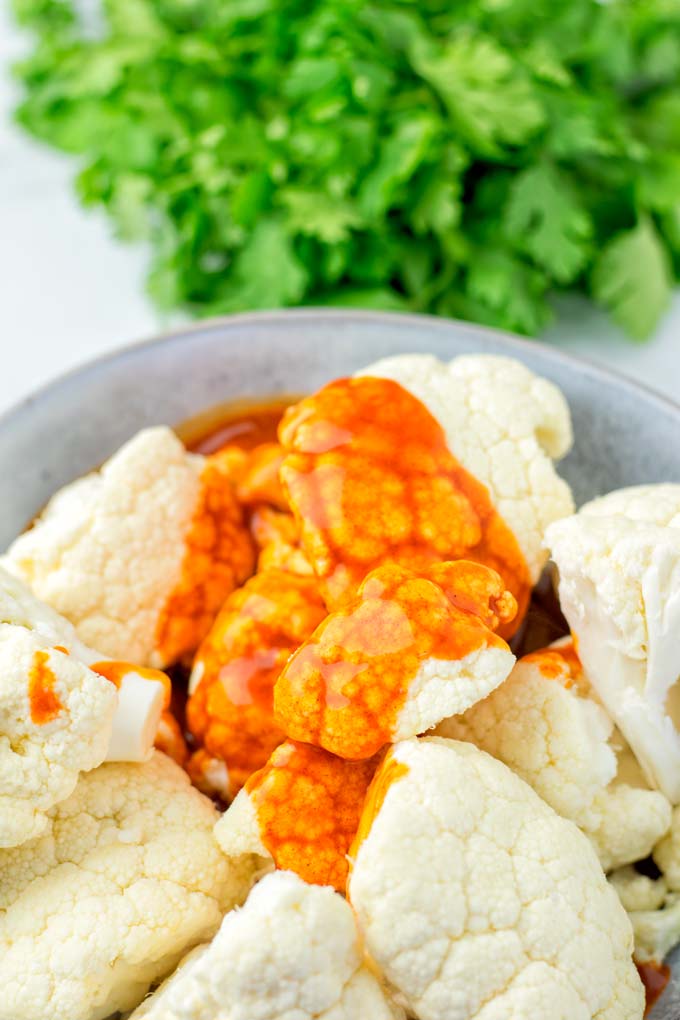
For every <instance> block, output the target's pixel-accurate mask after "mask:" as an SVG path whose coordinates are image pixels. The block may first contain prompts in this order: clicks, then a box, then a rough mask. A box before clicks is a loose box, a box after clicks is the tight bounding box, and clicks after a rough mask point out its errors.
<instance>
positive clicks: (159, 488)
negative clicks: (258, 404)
mask: <svg viewBox="0 0 680 1020" xmlns="http://www.w3.org/2000/svg"><path fill="white" fill-rule="evenodd" d="M6 561H7V562H6V565H7V567H8V569H10V570H11V571H12V572H13V573H15V574H17V575H18V576H20V577H21V578H22V579H23V580H24V581H26V583H27V584H28V585H29V586H30V587H31V589H32V590H33V591H34V592H35V593H36V595H38V596H39V597H40V598H42V599H44V601H45V602H47V603H49V605H51V606H54V608H55V609H57V610H58V611H59V612H60V613H62V614H63V616H65V617H66V618H67V619H68V620H70V621H71V622H72V623H73V624H74V626H75V628H76V631H77V633H78V636H79V637H80V638H81V639H82V640H83V641H85V642H86V643H87V644H89V645H92V647H94V648H97V649H99V651H100V652H102V653H103V654H104V655H105V656H108V657H109V658H115V659H126V660H128V661H132V662H138V663H141V664H143V665H147V664H150V665H152V666H163V665H165V664H169V663H172V662H174V661H176V660H177V659H179V658H181V657H182V656H183V655H186V654H189V653H191V652H193V651H194V650H195V649H196V647H197V646H198V644H199V642H200V640H201V638H202V637H203V636H204V634H205V633H206V631H207V630H208V628H209V626H210V624H211V623H212V620H213V618H214V616H215V614H216V613H217V610H218V609H219V607H220V605H221V604H222V602H223V601H224V598H225V597H226V596H227V595H228V594H229V592H230V591H231V590H232V589H233V588H234V587H236V586H237V585H238V584H241V583H242V582H243V581H244V580H245V579H246V577H248V575H249V574H250V572H251V570H252V565H253V550H252V543H251V540H250V537H249V535H248V532H247V531H246V529H245V527H244V525H243V521H242V515H241V510H240V508H239V505H238V503H237V501H236V497H235V495H234V492H233V487H232V483H231V481H230V480H229V478H228V476H227V475H226V474H225V473H224V472H223V471H222V470H221V468H220V463H219V460H216V459H211V458H207V459H206V458H204V457H200V456H194V455H191V454H187V452H186V451H185V449H184V447H183V446H182V444H181V442H180V441H179V439H177V437H176V436H175V435H174V433H173V432H171V430H170V429H167V428H153V429H147V430H145V431H143V432H140V433H139V434H138V435H137V436H135V438H134V439H132V440H130V442H129V443H126V444H125V445H124V446H123V447H122V448H121V449H120V450H119V451H118V452H117V453H116V454H115V455H114V456H113V457H112V458H111V459H110V460H109V461H107V463H106V464H105V465H104V466H103V467H102V469H101V471H100V472H98V473H97V474H93V475H89V476H88V477H86V478H82V479H80V480H79V481H77V482H75V483H74V484H72V485H69V486H67V487H66V488H64V489H62V490H61V492H58V493H57V495H56V496H54V498H53V499H52V500H51V501H50V502H49V504H48V505H47V508H46V510H45V511H44V513H43V514H42V516H41V517H40V518H39V520H38V521H37V522H36V524H35V525H34V527H33V528H31V529H30V531H27V532H26V533H25V534H23V535H21V536H20V537H19V538H18V539H17V540H16V541H15V542H14V543H13V545H12V546H11V547H10V549H9V552H8V554H7V557H6Z"/></svg>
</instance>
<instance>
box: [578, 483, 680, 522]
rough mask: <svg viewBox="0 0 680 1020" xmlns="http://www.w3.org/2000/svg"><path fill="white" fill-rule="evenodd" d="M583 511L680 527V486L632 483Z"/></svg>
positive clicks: (595, 500)
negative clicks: (619, 515)
mask: <svg viewBox="0 0 680 1020" xmlns="http://www.w3.org/2000/svg"><path fill="white" fill-rule="evenodd" d="M579 513H582V514H585V515H586V516H588V517H612V516H614V515H617V514H621V516H623V517H627V518H628V520H630V521H642V522H643V523H645V524H658V525H659V527H662V528H680V485H677V484H673V483H672V482H663V483H661V484H658V485H631V486H630V487H629V488H627V489H615V490H614V492H609V493H607V495H606V496H600V497H599V498H598V499H593V500H591V501H590V503H585V504H584V505H583V506H582V507H581V509H580V511H579Z"/></svg>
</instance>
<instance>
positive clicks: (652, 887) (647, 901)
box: [608, 864, 668, 914]
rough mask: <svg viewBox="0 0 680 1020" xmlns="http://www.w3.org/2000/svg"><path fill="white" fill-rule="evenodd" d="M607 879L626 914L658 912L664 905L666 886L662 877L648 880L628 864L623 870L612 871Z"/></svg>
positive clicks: (647, 877)
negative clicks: (639, 911)
mask: <svg viewBox="0 0 680 1020" xmlns="http://www.w3.org/2000/svg"><path fill="white" fill-rule="evenodd" d="M608 877H609V881H610V882H611V884H612V885H613V886H614V888H615V889H616V891H617V893H618V896H619V899H620V900H621V903H622V904H623V909H624V910H625V911H626V912H627V913H628V914H630V913H631V912H632V911H634V910H658V909H659V907H662V906H663V905H664V902H665V900H666V896H667V894H668V885H667V884H666V880H665V878H663V876H662V877H661V878H649V876H647V875H641V874H640V872H639V871H636V870H635V868H634V867H632V865H630V864H628V865H626V867H625V868H619V869H618V870H617V871H613V872H612V873H611V875H609V876H608Z"/></svg>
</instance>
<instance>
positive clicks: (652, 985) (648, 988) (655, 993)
mask: <svg viewBox="0 0 680 1020" xmlns="http://www.w3.org/2000/svg"><path fill="white" fill-rule="evenodd" d="M636 966H637V969H638V974H639V975H640V979H641V981H642V983H643V985H644V986H645V995H646V996H647V1009H646V1010H645V1016H647V1014H648V1013H650V1012H651V1010H652V1008H653V1006H654V1005H655V1003H656V1002H658V1000H659V999H660V998H661V996H662V994H663V992H664V990H665V988H666V985H667V984H668V982H669V981H670V979H671V970H670V967H667V966H666V964H665V963H638V964H636Z"/></svg>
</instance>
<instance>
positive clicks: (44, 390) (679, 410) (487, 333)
mask: <svg viewBox="0 0 680 1020" xmlns="http://www.w3.org/2000/svg"><path fill="white" fill-rule="evenodd" d="M279 319H285V320H287V321H288V322H295V320H296V319H301V320H305V319H306V320H317V321H318V320H319V319H321V320H324V319H325V320H328V321H330V322H333V321H342V322H344V323H348V322H349V323H352V322H357V323H358V322H362V323H371V322H374V323H380V324H382V325H384V326H389V325H390V324H394V325H398V324H399V323H404V324H406V325H410V326H414V327H415V326H418V325H422V326H423V327H427V329H428V330H437V331H440V332H442V333H446V332H448V331H449V330H451V329H454V330H455V329H464V330H465V331H466V332H468V333H470V334H471V335H472V336H475V335H476V336H478V337H479V338H480V339H481V338H483V337H486V338H490V339H494V340H497V341H499V342H500V343H501V344H502V345H503V346H504V347H506V348H507V350H508V353H509V354H510V353H512V351H515V352H516V353H517V354H518V355H521V354H523V353H524V354H528V353H530V352H535V351H536V348H537V346H539V347H540V352H541V355H542V356H545V357H546V358H548V359H549V360H551V361H553V362H555V363H556V364H560V363H561V364H564V365H565V366H567V367H570V368H572V369H575V370H578V371H581V372H583V373H584V374H586V375H589V376H590V377H591V378H593V379H595V380H598V379H599V380H602V381H603V382H604V383H605V384H610V383H612V382H613V383H614V384H615V385H616V386H617V387H618V388H620V389H623V390H625V391H628V393H629V394H630V395H631V397H632V398H633V399H636V398H639V397H644V398H645V400H646V401H647V402H649V403H653V404H654V403H655V404H657V405H658V407H659V410H661V411H664V412H665V413H669V412H670V413H671V414H673V415H677V416H678V419H679V420H680V402H676V401H674V400H672V399H671V398H670V397H667V396H665V394H662V393H659V392H658V391H657V390H655V389H653V388H652V387H651V386H647V385H645V384H644V383H640V382H638V381H637V380H635V379H632V378H631V377H630V376H627V375H625V374H624V373H622V372H619V371H617V370H616V369H613V368H609V367H606V368H605V367H604V366H601V365H598V364H596V363H595V362H593V361H591V360H590V359H589V358H583V357H581V356H578V355H575V354H571V353H569V352H567V351H562V350H560V349H559V348H558V347H554V346H552V345H551V344H548V343H544V342H543V341H542V340H540V338H537V339H534V340H532V339H527V338H525V337H521V336H518V335H517V334H515V333H508V332H505V331H504V330H500V329H493V328H491V327H487V326H480V325H478V324H476V323H471V322H465V321H464V320H462V319H448V318H444V317H441V316H435V315H423V314H416V313H404V312H381V311H373V310H371V309H364V310H362V309H348V310H345V309H344V308H326V307H323V306H320V307H314V306H309V307H305V308H281V309H274V310H271V311H257V312H243V313H241V314H238V315H222V316H213V317H209V318H205V319H201V320H199V321H198V322H193V323H187V324H185V325H180V326H177V327H175V328H172V329H168V330H164V331H162V332H160V333H155V334H153V335H151V336H148V337H143V338H141V339H138V340H132V341H130V342H128V343H125V344H121V345H120V346H119V347H116V348H114V349H113V350H112V351H108V352H107V353H105V354H101V355H99V356H98V357H95V358H89V359H87V360H86V361H84V362H82V363H81V364H79V365H76V366H74V367H73V368H71V369H69V370H67V371H66V372H61V373H59V375H57V376H55V378H54V379H52V380H50V381H48V382H46V383H44V384H43V385H42V386H39V387H36V389H35V390H32V391H31V392H29V393H28V394H27V395H26V396H24V397H22V398H21V399H20V400H18V401H17V402H16V403H14V404H12V405H10V406H9V407H8V408H7V409H6V410H5V411H3V412H2V413H1V414H0V430H3V429H5V428H6V427H8V426H11V425H12V424H13V423H14V422H15V421H16V420H17V419H20V418H21V417H22V416H23V414H24V413H26V412H27V411H29V410H30V408H31V407H32V406H33V405H34V404H35V403H37V402H38V401H41V400H43V399H46V398H48V397H50V396H51V395H52V394H54V393H55V392H57V391H58V390H60V389H65V388H68V387H69V386H70V385H71V384H73V383H79V382H84V381H86V380H87V377H88V375H89V374H90V372H98V371H99V370H100V369H102V368H105V367H106V365H107V364H114V363H118V362H121V361H126V360H128V359H129V358H134V357H136V356H137V355H138V354H140V353H142V352H144V351H146V350H150V349H153V348H156V347H161V346H165V345H167V344H174V343H183V342H186V341H187V340H191V338H192V336H195V335H197V334H199V333H202V332H208V331H210V330H213V329H216V328H220V327H225V328H227V329H229V330H230V331H231V329H232V328H235V329H238V327H239V326H248V325H251V324H252V325H255V324H257V323H259V322H264V323H271V322H276V321H277V320H279ZM630 342H631V343H632V342H633V341H630ZM206 410H208V408H206ZM177 424H179V423H177Z"/></svg>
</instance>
